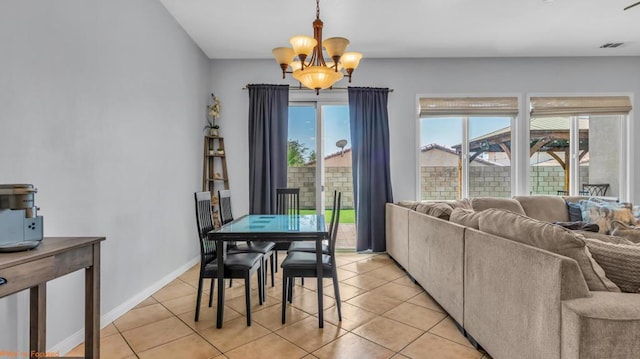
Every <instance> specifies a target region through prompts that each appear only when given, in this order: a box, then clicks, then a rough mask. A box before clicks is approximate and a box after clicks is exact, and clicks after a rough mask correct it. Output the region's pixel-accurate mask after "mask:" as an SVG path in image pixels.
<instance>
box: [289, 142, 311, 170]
mask: <svg viewBox="0 0 640 359" xmlns="http://www.w3.org/2000/svg"><path fill="white" fill-rule="evenodd" d="M307 151H309V149H308V148H307V147H305V145H303V144H302V143H300V141H298V140H289V144H288V148H287V163H288V164H289V167H299V166H303V165H304V163H305V157H306V155H307Z"/></svg>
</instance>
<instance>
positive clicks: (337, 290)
mask: <svg viewBox="0 0 640 359" xmlns="http://www.w3.org/2000/svg"><path fill="white" fill-rule="evenodd" d="M333 292H334V294H335V296H336V305H337V306H338V320H339V321H342V301H341V300H340V286H339V285H338V272H337V271H336V270H335V269H334V270H333Z"/></svg>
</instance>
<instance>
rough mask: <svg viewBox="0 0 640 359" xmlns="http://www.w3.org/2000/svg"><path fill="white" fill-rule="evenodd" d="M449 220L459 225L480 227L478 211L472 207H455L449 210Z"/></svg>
mask: <svg viewBox="0 0 640 359" xmlns="http://www.w3.org/2000/svg"><path fill="white" fill-rule="evenodd" d="M449 222H453V223H457V224H459V225H461V226H465V227H471V228H473V229H480V212H476V211H474V210H472V209H464V208H455V209H454V210H453V211H451V215H450V216H449Z"/></svg>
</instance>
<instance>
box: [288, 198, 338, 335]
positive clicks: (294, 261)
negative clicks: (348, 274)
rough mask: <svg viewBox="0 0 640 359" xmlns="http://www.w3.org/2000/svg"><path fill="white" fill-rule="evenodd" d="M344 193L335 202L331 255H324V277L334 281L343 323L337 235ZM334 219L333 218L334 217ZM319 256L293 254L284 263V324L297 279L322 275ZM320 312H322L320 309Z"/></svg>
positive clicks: (314, 254)
mask: <svg viewBox="0 0 640 359" xmlns="http://www.w3.org/2000/svg"><path fill="white" fill-rule="evenodd" d="M341 198H342V193H340V192H338V194H337V200H336V201H335V203H336V204H335V209H334V213H335V218H334V220H333V225H332V226H333V228H332V229H330V230H329V232H330V233H331V235H330V236H329V253H328V254H322V256H321V258H322V277H323V278H332V279H333V290H334V293H335V297H336V306H337V308H338V320H340V321H342V305H341V300H340V288H339V285H338V268H337V265H336V256H335V250H336V235H337V233H338V224H339V222H340V202H341ZM332 217H333V216H332ZM316 265H317V255H316V253H315V252H313V253H312V252H297V251H296V252H291V253H289V254H288V255H287V257H286V258H285V259H284V261H282V265H281V267H282V279H283V283H282V324H284V323H285V322H286V310H287V301H288V302H291V301H292V300H293V280H294V278H296V277H301V278H317V277H318V276H319V275H320V274H319V273H318V271H317V267H316ZM319 304H320V306H321V307H322V297H321V298H320V303H319ZM318 310H322V309H321V308H318Z"/></svg>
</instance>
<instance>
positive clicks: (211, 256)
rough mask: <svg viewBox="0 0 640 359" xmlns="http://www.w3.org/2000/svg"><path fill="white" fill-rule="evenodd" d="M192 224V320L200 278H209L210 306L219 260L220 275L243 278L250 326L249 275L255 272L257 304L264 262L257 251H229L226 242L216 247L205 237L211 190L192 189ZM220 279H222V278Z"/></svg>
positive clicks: (209, 225)
mask: <svg viewBox="0 0 640 359" xmlns="http://www.w3.org/2000/svg"><path fill="white" fill-rule="evenodd" d="M195 202H196V224H197V227H198V237H199V242H200V276H199V278H198V295H197V299H196V315H195V321H196V322H197V321H198V319H199V318H200V301H201V300H202V285H203V282H204V279H207V278H209V279H211V288H210V291H209V307H211V305H212V300H213V291H214V287H215V285H214V284H215V280H216V278H217V277H218V264H219V263H220V261H219V259H220V258H222V260H223V263H224V278H230V279H231V278H238V279H244V285H245V301H246V310H247V325H248V326H251V276H252V275H253V273H256V272H257V273H258V274H257V275H258V297H259V302H260V305H262V302H263V298H264V271H263V269H262V265H263V263H264V260H263V257H264V256H263V255H262V254H261V253H251V252H244V253H238V252H229V251H227V242H224V243H223V246H222V247H223V248H220V250H218V248H216V244H215V242H214V241H211V240H209V238H208V236H207V233H209V232H210V231H212V230H213V229H214V225H213V212H212V210H211V193H210V192H196V193H195ZM223 280H224V279H223Z"/></svg>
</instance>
